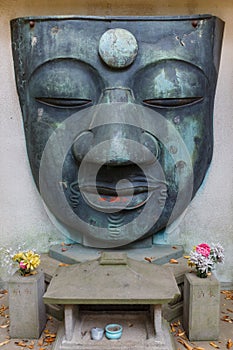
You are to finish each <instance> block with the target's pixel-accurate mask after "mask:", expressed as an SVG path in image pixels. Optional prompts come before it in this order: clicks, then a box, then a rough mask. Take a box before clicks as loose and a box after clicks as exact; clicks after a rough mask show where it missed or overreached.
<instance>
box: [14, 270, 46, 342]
mask: <svg viewBox="0 0 233 350" xmlns="http://www.w3.org/2000/svg"><path fill="white" fill-rule="evenodd" d="M8 289H9V313H10V320H11V322H10V336H11V337H12V338H20V339H35V338H39V337H40V334H41V332H42V330H43V329H44V327H45V324H46V311H45V305H44V302H43V295H44V292H45V283H44V274H43V272H42V271H40V270H38V273H37V274H34V275H29V276H27V277H26V276H22V275H21V273H20V271H17V272H15V274H14V275H13V276H11V278H10V280H9V282H8Z"/></svg>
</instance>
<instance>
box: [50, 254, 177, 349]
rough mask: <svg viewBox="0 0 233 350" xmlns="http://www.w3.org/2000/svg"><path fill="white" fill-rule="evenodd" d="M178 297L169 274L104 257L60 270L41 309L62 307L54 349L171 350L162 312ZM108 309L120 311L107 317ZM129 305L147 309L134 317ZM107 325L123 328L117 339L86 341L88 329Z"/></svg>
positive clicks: (146, 265)
mask: <svg viewBox="0 0 233 350" xmlns="http://www.w3.org/2000/svg"><path fill="white" fill-rule="evenodd" d="M177 295H179V289H178V287H177V284H176V281H175V278H174V276H173V274H172V272H171V271H170V270H169V269H168V268H165V267H161V266H157V265H155V264H150V263H147V262H138V261H136V260H133V259H130V258H128V257H127V255H126V254H125V253H107V252H105V253H102V255H101V257H100V258H99V259H96V260H92V261H89V262H85V263H82V264H77V265H71V266H67V267H59V269H58V271H57V273H56V274H55V276H54V277H53V278H52V281H51V283H50V285H49V287H48V290H47V292H46V293H45V295H44V302H45V303H46V304H63V305H64V306H65V315H64V325H62V327H61V330H60V332H59V334H58V338H57V342H56V344H55V349H56V350H57V349H59V350H71V349H77V350H78V349H85V350H86V349H98V348H101V349H109V350H110V349H111V350H112V349H121V350H122V349H125V350H126V349H127V350H128V349H130V348H131V347H132V348H134V349H140V350H142V349H146V348H149V349H158V348H159V349H170V348H171V345H170V344H169V343H168V338H169V334H168V333H169V332H167V334H166V329H165V328H164V327H163V322H162V316H161V307H162V304H164V303H167V302H169V301H170V300H171V299H173V298H174V297H176V296H177ZM88 305H89V306H90V305H98V307H99V306H100V305H102V306H106V311H103V309H102V310H101V311H95V312H92V313H91V312H90V311H87V310H85V308H84V306H87V307H88ZM110 305H111V306H112V307H113V308H114V306H116V305H118V306H119V307H118V308H116V309H115V310H117V311H109V306H110ZM132 305H133V306H140V307H141V308H142V305H144V306H145V307H146V305H148V306H149V305H150V307H148V310H146V308H145V310H144V311H143V310H142V309H141V311H135V310H136V309H137V308H136V309H135V308H133V307H132ZM127 306H128V307H129V309H128V310H127V309H126V307H127ZM121 307H122V309H121ZM119 310H121V312H120V311H119ZM122 310H123V311H122ZM130 310H131V311H130ZM108 323H121V324H122V325H123V336H122V338H121V339H120V340H114V341H112V340H107V339H106V338H103V340H101V341H94V340H91V338H90V329H91V328H92V327H104V326H105V325H106V324H108Z"/></svg>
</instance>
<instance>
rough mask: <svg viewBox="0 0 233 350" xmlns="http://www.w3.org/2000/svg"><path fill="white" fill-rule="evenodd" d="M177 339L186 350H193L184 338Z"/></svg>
mask: <svg viewBox="0 0 233 350" xmlns="http://www.w3.org/2000/svg"><path fill="white" fill-rule="evenodd" d="M177 341H178V342H179V343H180V344H182V345H184V347H185V348H186V349H187V350H193V347H192V346H191V345H189V344H188V343H187V342H186V341H185V340H184V339H177Z"/></svg>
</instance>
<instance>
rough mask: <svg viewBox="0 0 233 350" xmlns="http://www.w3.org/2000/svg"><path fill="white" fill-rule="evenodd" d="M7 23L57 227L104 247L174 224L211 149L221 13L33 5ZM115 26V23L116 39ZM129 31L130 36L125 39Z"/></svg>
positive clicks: (31, 152)
mask: <svg viewBox="0 0 233 350" xmlns="http://www.w3.org/2000/svg"><path fill="white" fill-rule="evenodd" d="M11 27H12V45H13V56H14V64H15V73H16V81H17V89H18V93H19V98H20V104H21V108H22V113H23V120H24V128H25V136H26V142H27V150H28V156H29V160H30V164H31V169H32V173H33V176H34V179H35V182H36V185H37V187H38V189H39V190H40V192H41V195H42V197H43V199H44V201H45V203H46V205H47V208H48V212H49V213H51V214H52V215H51V217H52V218H53V220H54V221H56V222H57V223H58V224H59V226H60V228H61V230H63V232H64V233H65V234H66V235H67V236H68V237H69V238H71V239H72V240H74V241H76V242H80V243H82V244H84V245H87V246H94V247H101V248H105V247H116V246H123V245H126V244H128V243H130V242H132V241H135V240H138V239H141V238H143V237H147V236H150V235H152V234H155V233H156V232H159V231H160V230H161V229H163V228H164V227H165V226H166V225H168V224H170V223H171V222H172V221H173V220H174V219H175V218H177V217H178V216H179V215H180V214H181V213H182V212H183V210H184V209H185V208H186V207H187V205H188V204H189V202H190V200H191V198H192V197H193V196H194V195H195V193H196V192H197V190H198V188H199V187H200V185H201V183H202V181H203V179H204V177H205V174H206V171H207V169H208V167H209V164H210V161H211V157H212V151H213V123H212V119H213V104H214V93H215V87H216V81H217V74H218V67H219V60H220V51H221V39H222V33H223V22H222V21H221V20H220V19H218V18H216V17H213V16H211V15H200V16H186V17H149V18H147V17H145V18H144V17H128V18H127V17H125V18H124V17H123V18H120V17H109V18H100V17H37V18H19V19H15V20H12V22H11ZM109 30H113V33H115V34H116V33H119V31H120V35H118V34H117V40H116V43H117V45H116V46H114V45H115V43H113V42H112V41H111V38H112V36H111V35H110V41H109V42H107V41H108V40H106V37H107V39H108V37H109V34H108V33H109ZM125 31H127V33H131V34H132V37H131V36H130V34H127V35H126V37H128V38H129V37H130V38H131V39H132V38H135V42H134V40H133V39H132V41H131V44H130V45H128V44H127V45H126V46H125V47H124V43H123V44H122V41H121V40H120V45H119V46H118V39H119V38H120V39H122V33H125ZM111 33H112V32H111ZM126 41H127V40H126ZM107 44H109V47H107V46H106V45H107ZM112 48H114V49H113V51H111V50H112ZM137 49H138V50H137ZM124 55H126V57H128V58H127V59H126V60H125V58H124V57H125V56H124ZM101 57H102V58H101ZM128 59H129V60H128ZM128 63H129V65H127V64H128Z"/></svg>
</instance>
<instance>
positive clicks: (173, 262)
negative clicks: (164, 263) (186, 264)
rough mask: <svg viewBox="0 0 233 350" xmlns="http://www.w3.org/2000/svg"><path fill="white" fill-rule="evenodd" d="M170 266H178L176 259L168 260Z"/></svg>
mask: <svg viewBox="0 0 233 350" xmlns="http://www.w3.org/2000/svg"><path fill="white" fill-rule="evenodd" d="M169 262H170V264H179V262H178V261H177V260H176V259H170V261H169Z"/></svg>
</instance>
